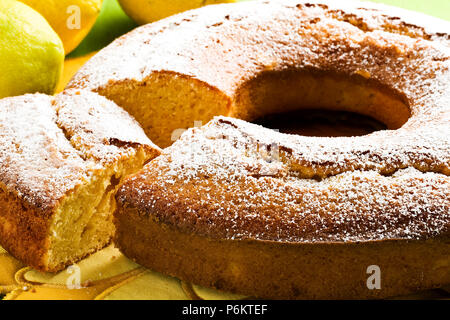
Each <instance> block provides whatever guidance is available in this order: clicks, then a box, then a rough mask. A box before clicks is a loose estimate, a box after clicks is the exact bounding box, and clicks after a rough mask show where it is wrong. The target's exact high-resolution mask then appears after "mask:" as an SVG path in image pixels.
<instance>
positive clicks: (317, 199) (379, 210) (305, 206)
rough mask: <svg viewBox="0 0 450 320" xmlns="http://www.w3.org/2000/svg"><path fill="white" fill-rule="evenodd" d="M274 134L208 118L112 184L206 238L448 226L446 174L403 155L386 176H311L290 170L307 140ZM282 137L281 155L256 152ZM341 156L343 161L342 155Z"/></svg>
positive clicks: (299, 237)
mask: <svg viewBox="0 0 450 320" xmlns="http://www.w3.org/2000/svg"><path fill="white" fill-rule="evenodd" d="M283 136H284V135H282V134H278V133H275V132H273V131H271V130H269V129H265V128H262V127H259V126H256V125H253V124H247V123H245V122H243V121H240V120H236V119H231V118H224V117H220V118H216V119H215V120H214V121H212V122H211V123H209V124H208V125H206V126H204V127H202V128H200V129H198V128H195V129H191V130H189V131H188V132H186V133H185V134H184V135H183V136H182V138H181V139H180V140H179V141H177V142H176V143H175V144H174V145H173V146H171V147H169V148H168V149H166V150H164V152H163V154H162V155H161V156H160V157H158V158H157V159H155V160H154V161H152V162H151V163H149V164H148V166H147V167H146V168H145V169H144V170H143V171H142V172H141V173H140V174H139V175H137V176H134V177H133V178H132V179H129V180H128V181H127V182H126V183H125V185H124V186H123V187H122V189H121V190H120V191H119V202H120V203H126V204H127V205H131V206H134V207H137V208H139V209H140V210H141V211H142V212H147V213H148V214H152V215H155V216H156V217H157V218H158V219H159V220H160V221H163V222H165V223H168V224H172V225H175V226H177V227H178V228H180V229H181V230H184V231H188V232H196V233H199V234H203V235H208V236H211V237H214V238H229V239H246V238H251V239H262V240H281V241H292V242H295V241H303V242H305V241H306V242H309V241H311V242H312V241H314V242H316V241H363V240H382V239H416V238H426V237H432V236H436V235H439V234H442V233H445V232H448V231H449V226H450V214H449V210H450V178H449V177H448V176H446V175H444V174H439V173H434V172H421V171H419V170H417V169H414V168H413V163H409V164H408V163H407V164H405V167H404V168H403V169H399V168H397V169H396V170H395V171H394V172H393V173H392V174H391V175H388V176H387V175H382V174H380V173H379V172H377V169H378V168H377V167H374V168H360V169H355V170H351V171H346V172H342V173H339V174H336V175H333V176H329V177H327V178H323V179H322V180H320V181H317V180H312V179H304V178H299V176H298V174H297V173H296V172H295V171H292V168H291V166H292V162H293V161H294V162H295V161H299V159H301V158H302V155H303V153H302V151H307V152H305V153H304V155H305V159H309V157H310V155H309V151H308V149H306V150H305V149H304V148H301V147H299V146H301V145H302V144H301V141H302V140H303V138H304V137H300V136H287V137H286V136H285V137H283ZM259 138H261V139H259ZM262 138H264V140H262ZM338 139H340V138H338ZM287 140H292V141H291V144H290V147H293V146H294V145H295V146H296V147H294V150H296V152H294V153H292V154H291V155H290V156H289V157H288V158H283V157H281V158H279V159H276V158H267V153H265V152H262V150H263V149H264V148H266V147H267V146H268V145H270V144H267V142H275V143H276V144H278V145H279V146H281V147H283V146H284V141H287ZM296 143H298V144H296ZM257 146H259V147H257ZM380 147H382V146H380ZM258 148H259V149H258ZM375 148H376V147H375ZM344 150H345V147H344ZM316 152H318V151H316ZM323 152H324V151H323ZM322 156H323V155H322ZM340 156H341V157H342V158H341V160H342V161H344V162H347V160H345V159H347V158H348V157H347V156H345V155H343V154H340ZM391 156H393V155H391ZM311 158H312V159H316V158H315V156H311ZM404 158H405V159H406V158H408V157H407V156H405V157H404ZM305 159H302V161H305ZM447 165H448V162H447ZM331 166H332V167H334V165H331ZM380 167H381V163H380Z"/></svg>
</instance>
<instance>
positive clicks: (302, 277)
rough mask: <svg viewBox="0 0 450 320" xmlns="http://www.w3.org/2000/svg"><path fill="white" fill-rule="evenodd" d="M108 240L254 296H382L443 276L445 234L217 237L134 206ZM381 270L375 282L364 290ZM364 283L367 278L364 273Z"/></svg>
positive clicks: (449, 251) (180, 272)
mask: <svg viewBox="0 0 450 320" xmlns="http://www.w3.org/2000/svg"><path fill="white" fill-rule="evenodd" d="M116 224H117V225H118V226H119V228H118V232H117V233H116V236H115V243H116V244H118V245H119V247H120V248H121V250H122V252H123V253H124V254H125V255H126V256H128V257H130V258H132V259H133V260H135V261H136V262H138V263H140V264H143V265H145V266H147V267H149V268H151V269H152V270H155V271H159V272H163V273H165V274H169V275H172V276H176V277H178V278H180V279H182V280H184V281H187V282H192V283H196V284H199V285H203V286H206V287H212V288H216V289H220V290H224V291H231V292H237V293H240V294H246V295H249V296H251V297H256V298H269V299H381V298H387V297H394V296H398V295H403V294H409V293H413V292H417V291H420V290H425V289H429V288H438V287H441V286H442V285H444V284H447V283H449V282H450V273H449V272H448V270H449V268H450V239H449V238H448V237H447V238H441V239H435V240H426V241H424V240H419V241H418V240H414V241H407V240H390V241H368V242H363V243H343V242H330V243H324V242H322V243H313V244H312V243H282V242H277V241H254V240H220V239H212V238H210V237H202V236H199V235H197V234H194V233H184V232H181V231H180V230H178V229H177V228H174V227H172V226H168V225H166V224H164V223H163V222H161V221H158V220H156V218H155V217H154V216H151V217H147V216H146V215H141V214H140V213H139V212H138V211H136V210H133V209H124V208H120V209H119V210H118V211H117V212H116ZM374 265H376V266H378V267H379V268H380V276H381V288H380V289H369V288H368V286H367V282H368V279H369V277H370V276H371V275H372V274H373V271H371V270H372V269H369V272H368V267H369V266H374ZM369 283H372V282H371V280H370V279H369Z"/></svg>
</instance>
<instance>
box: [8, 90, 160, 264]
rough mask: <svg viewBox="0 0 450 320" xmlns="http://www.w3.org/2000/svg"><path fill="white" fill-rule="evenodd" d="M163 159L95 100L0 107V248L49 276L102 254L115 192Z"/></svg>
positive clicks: (131, 123) (39, 98) (79, 97)
mask: <svg viewBox="0 0 450 320" xmlns="http://www.w3.org/2000/svg"><path fill="white" fill-rule="evenodd" d="M159 153H160V149H159V148H158V147H157V146H155V145H154V144H153V143H152V142H151V141H150V140H149V139H148V138H147V136H146V135H145V133H144V132H143V130H142V129H141V127H140V126H139V124H138V123H137V122H136V121H135V120H134V119H133V118H132V117H131V116H129V115H128V114H127V113H126V112H125V111H124V110H122V109H121V108H120V107H118V106H117V105H115V104H114V103H113V102H111V101H109V100H107V99H106V98H103V97H101V96H99V95H97V94H95V93H91V92H87V91H86V92H82V91H79V90H71V91H70V90H69V91H66V92H64V93H62V94H60V95H57V96H55V97H51V96H46V95H41V94H35V95H25V96H20V97H12V98H6V99H2V100H0V245H1V246H3V247H4V248H5V249H6V250H8V251H9V252H10V253H11V254H12V255H14V256H15V257H16V258H18V259H19V260H22V261H23V262H25V263H26V264H28V265H30V266H32V267H34V268H36V269H38V270H41V271H52V272H54V271H58V270H61V269H63V268H64V267H66V266H67V265H70V264H72V263H74V262H76V261H78V260H80V259H82V258H83V257H85V256H87V255H89V254H91V253H93V252H95V251H97V250H99V249H101V248H103V247H104V246H106V245H107V244H108V243H110V241H111V237H112V235H113V233H114V225H113V223H112V212H113V210H114V209H115V207H116V203H115V200H114V196H115V193H116V190H117V188H118V185H119V184H120V182H121V181H122V180H123V178H124V177H125V176H127V175H129V174H131V173H134V172H136V171H138V170H139V169H141V168H142V166H143V165H144V164H145V163H146V162H147V161H149V160H150V159H152V158H154V157H156V156H157V155H158V154H159Z"/></svg>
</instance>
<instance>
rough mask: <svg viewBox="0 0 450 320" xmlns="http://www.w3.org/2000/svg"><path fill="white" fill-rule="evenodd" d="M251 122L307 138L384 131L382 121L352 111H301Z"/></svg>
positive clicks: (361, 134) (385, 127)
mask: <svg viewBox="0 0 450 320" xmlns="http://www.w3.org/2000/svg"><path fill="white" fill-rule="evenodd" d="M252 122H253V123H256V124H259V125H262V126H264V127H266V128H270V129H276V130H279V131H280V132H282V133H288V134H298V135H303V136H310V137H352V136H363V135H366V134H370V133H372V132H375V131H379V130H386V129H387V126H386V125H385V124H383V123H382V122H380V121H378V120H376V119H374V118H372V117H369V116H366V115H361V114H358V113H354V112H348V111H334V110H323V109H301V110H296V111H291V112H283V113H276V114H271V115H267V116H264V117H260V118H258V119H256V120H255V121H252Z"/></svg>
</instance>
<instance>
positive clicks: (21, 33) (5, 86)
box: [0, 0, 64, 98]
mask: <svg viewBox="0 0 450 320" xmlns="http://www.w3.org/2000/svg"><path fill="white" fill-rule="evenodd" d="M63 63H64V48H63V45H62V42H61V39H60V38H59V37H58V35H57V34H56V33H55V31H53V29H52V28H51V27H50V25H49V24H48V22H47V21H46V20H45V19H44V18H43V17H42V16H41V15H40V14H39V13H38V12H36V11H35V10H33V9H32V8H30V7H28V6H27V5H25V4H23V3H20V2H18V1H15V0H1V1H0V70H1V72H0V98H3V97H7V96H15V95H21V94H24V93H34V92H43V93H48V94H53V92H54V90H55V87H56V85H57V83H58V80H59V78H60V76H61V71H62V68H63Z"/></svg>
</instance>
